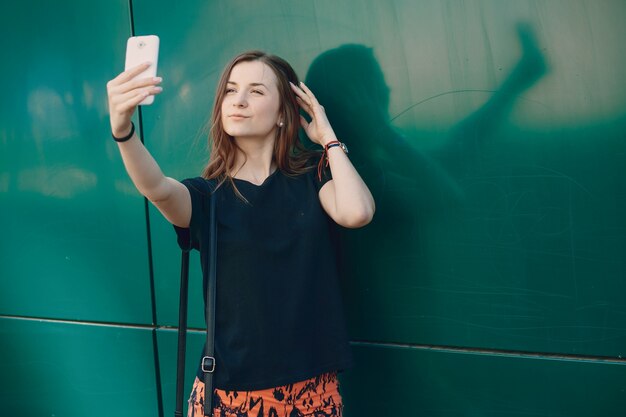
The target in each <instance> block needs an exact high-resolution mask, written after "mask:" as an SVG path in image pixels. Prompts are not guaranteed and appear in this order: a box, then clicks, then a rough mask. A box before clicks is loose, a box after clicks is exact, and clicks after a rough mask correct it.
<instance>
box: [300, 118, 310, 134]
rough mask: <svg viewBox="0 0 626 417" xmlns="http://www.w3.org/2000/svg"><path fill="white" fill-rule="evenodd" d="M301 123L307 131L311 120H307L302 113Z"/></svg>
mask: <svg viewBox="0 0 626 417" xmlns="http://www.w3.org/2000/svg"><path fill="white" fill-rule="evenodd" d="M300 124H301V125H302V128H303V129H304V130H305V131H306V130H307V128H308V127H309V122H307V121H306V119H305V118H304V116H302V115H300Z"/></svg>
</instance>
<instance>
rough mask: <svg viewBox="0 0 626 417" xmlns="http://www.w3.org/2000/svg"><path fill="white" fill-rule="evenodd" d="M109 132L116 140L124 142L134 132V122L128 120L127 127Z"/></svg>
mask: <svg viewBox="0 0 626 417" xmlns="http://www.w3.org/2000/svg"><path fill="white" fill-rule="evenodd" d="M111 134H112V136H113V140H115V141H116V142H126V141H127V140H129V139H130V138H132V137H133V135H134V134H135V124H134V123H133V122H130V126H129V127H128V128H127V129H124V130H121V131H115V132H111Z"/></svg>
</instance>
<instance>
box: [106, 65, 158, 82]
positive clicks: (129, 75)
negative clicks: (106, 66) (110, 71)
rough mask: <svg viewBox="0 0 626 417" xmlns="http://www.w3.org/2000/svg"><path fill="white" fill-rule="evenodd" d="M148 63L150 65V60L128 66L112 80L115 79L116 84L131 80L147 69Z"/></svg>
mask: <svg viewBox="0 0 626 417" xmlns="http://www.w3.org/2000/svg"><path fill="white" fill-rule="evenodd" d="M150 65H152V64H151V63H150V62H144V63H143V64H139V65H137V66H136V67H133V68H129V69H127V70H126V71H124V72H122V73H121V74H120V75H118V76H117V77H115V78H114V79H113V81H115V82H116V84H122V83H125V82H126V81H128V80H132V79H133V78H134V77H136V76H137V75H139V74H141V73H142V72H144V71H145V70H146V69H148V67H149V66H150Z"/></svg>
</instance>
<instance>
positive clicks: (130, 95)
mask: <svg viewBox="0 0 626 417" xmlns="http://www.w3.org/2000/svg"><path fill="white" fill-rule="evenodd" d="M161 91H163V89H162V88H161V87H150V88H143V89H134V90H132V91H129V92H127V93H124V94H119V95H117V96H115V97H113V98H112V99H111V104H112V105H113V107H114V110H115V111H116V112H118V113H125V112H128V111H129V110H131V109H132V108H134V107H135V106H137V105H138V104H139V103H141V102H142V101H143V99H145V98H146V97H148V96H149V95H157V94H160V93H161Z"/></svg>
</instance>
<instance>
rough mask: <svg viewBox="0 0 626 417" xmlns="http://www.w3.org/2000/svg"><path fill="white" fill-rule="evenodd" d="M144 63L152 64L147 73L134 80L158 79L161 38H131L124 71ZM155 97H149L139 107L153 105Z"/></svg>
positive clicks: (148, 36) (127, 48)
mask: <svg viewBox="0 0 626 417" xmlns="http://www.w3.org/2000/svg"><path fill="white" fill-rule="evenodd" d="M144 62H151V63H152V65H150V66H149V67H148V68H147V69H146V70H145V71H143V72H142V73H140V74H138V75H137V76H135V77H134V78H146V77H156V74H157V65H158V63H159V37H158V36H156V35H147V36H131V37H130V38H128V42H127V43H126V64H125V66H124V71H126V70H128V69H129V68H132V67H136V66H137V65H139V64H142V63H144ZM153 102H154V96H153V95H149V96H148V97H146V98H145V99H144V100H143V101H142V102H141V103H139V105H143V104H152V103H153Z"/></svg>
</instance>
